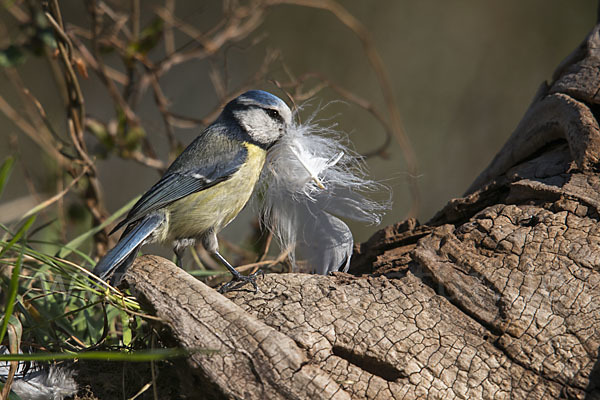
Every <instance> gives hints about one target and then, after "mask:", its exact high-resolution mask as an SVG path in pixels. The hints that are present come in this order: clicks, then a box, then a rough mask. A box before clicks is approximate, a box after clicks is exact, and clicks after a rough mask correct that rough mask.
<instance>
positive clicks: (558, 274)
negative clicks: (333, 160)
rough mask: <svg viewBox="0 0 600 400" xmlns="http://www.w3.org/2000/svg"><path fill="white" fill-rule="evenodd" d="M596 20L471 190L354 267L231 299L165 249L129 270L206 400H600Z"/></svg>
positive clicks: (375, 247)
mask: <svg viewBox="0 0 600 400" xmlns="http://www.w3.org/2000/svg"><path fill="white" fill-rule="evenodd" d="M599 29H600V26H596V27H595V28H594V29H593V30H592V32H591V33H590V35H589V36H588V37H587V38H586V40H585V41H584V42H583V43H582V44H581V45H580V46H579V47H578V48H577V49H576V50H575V51H574V52H573V53H572V54H571V55H570V56H569V57H568V58H567V59H566V60H565V61H563V63H561V65H560V66H559V67H558V68H557V70H556V72H555V74H554V76H553V80H552V82H550V83H548V84H547V83H544V84H543V85H542V86H541V87H540V89H539V91H538V93H537V94H536V96H535V98H534V100H533V103H532V104H531V106H530V108H529V109H528V110H527V112H526V114H525V116H524V118H523V120H522V121H521V123H520V124H519V126H518V127H517V129H516V130H515V132H514V133H513V134H512V136H511V137H510V138H509V140H508V141H507V143H506V144H505V145H504V147H503V148H502V149H501V150H500V152H499V153H498V155H497V156H496V157H495V158H494V160H493V161H492V163H491V164H490V166H489V167H488V168H487V169H486V170H485V171H483V172H482V173H481V174H480V176H479V177H478V178H477V179H476V180H475V182H474V183H473V184H472V185H471V187H470V188H469V189H468V191H467V193H466V194H465V196H464V197H462V198H459V199H454V200H451V201H450V202H449V203H448V204H447V205H446V206H445V207H444V208H443V209H442V210H441V211H440V212H439V213H438V214H437V215H436V216H435V217H434V218H433V219H432V220H431V221H429V222H428V223H427V224H426V225H423V226H420V225H419V224H418V223H417V222H416V221H415V220H408V221H404V222H401V223H398V224H396V225H393V226H389V227H387V228H385V229H383V230H382V231H380V232H378V233H376V234H375V235H374V236H373V237H372V238H371V239H370V240H369V241H367V242H366V243H363V244H361V245H359V246H357V249H356V254H355V256H354V259H353V263H352V266H351V271H350V272H352V273H353V274H352V275H350V274H342V273H336V274H334V275H333V276H327V277H325V276H315V275H303V274H283V275H266V276H264V277H262V278H260V279H259V280H258V284H259V288H260V290H259V292H258V293H253V292H249V291H237V292H232V293H229V294H227V295H226V296H222V295H220V294H218V293H217V292H215V291H214V290H213V289H210V288H208V287H207V286H205V285H204V284H203V283H201V282H199V281H197V280H195V279H194V278H192V277H191V276H189V275H187V274H186V273H184V272H183V271H181V270H179V269H177V268H176V267H175V265H173V264H172V263H170V262H169V261H166V260H164V259H160V258H158V257H152V256H146V257H141V258H140V259H138V260H137V262H136V263H135V264H134V266H133V267H132V268H131V269H130V271H129V272H128V273H127V275H126V277H125V279H126V281H127V282H128V284H129V285H130V287H131V288H132V289H133V291H134V292H135V293H137V295H138V296H139V297H140V298H141V299H143V300H144V301H145V302H147V303H149V304H150V305H151V306H152V307H153V308H154V310H155V311H156V314H157V316H159V317H160V318H162V319H163V320H164V321H165V322H164V323H165V324H166V325H167V326H168V327H169V328H170V330H171V332H172V334H173V336H174V337H175V338H176V339H177V340H178V341H179V343H181V345H183V346H185V347H188V348H192V349H197V348H209V349H216V350H218V352H217V353H215V354H210V355H207V354H203V353H196V354H194V355H192V356H191V357H189V359H188V362H189V365H190V366H191V367H193V369H192V371H193V373H194V374H195V376H196V377H197V378H198V379H199V380H200V381H201V382H203V383H204V385H203V386H202V387H203V388H206V389H205V390H206V392H205V393H203V394H202V395H203V396H204V397H205V398H215V397H224V398H245V399H254V398H255V399H263V398H270V399H276V398H281V399H284V398H285V399H288V398H297V399H305V398H311V399H312V398H327V399H330V398H332V399H338V398H339V399H343V398H368V399H390V398H398V399H400V398H402V399H418V398H424V397H428V398H439V399H450V398H455V397H459V398H469V399H499V398H506V399H547V398H576V399H593V398H596V399H598V398H600V358H599V348H600V228H599V225H598V220H599V218H600V216H599V210H600V193H599V189H600V177H599V176H598V173H597V171H598V165H599V161H600V128H599V125H598V119H597V117H596V115H597V112H598V110H599V106H598V104H599V103H600V94H599V91H600V34H599Z"/></svg>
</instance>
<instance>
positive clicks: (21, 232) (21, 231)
mask: <svg viewBox="0 0 600 400" xmlns="http://www.w3.org/2000/svg"><path fill="white" fill-rule="evenodd" d="M35 217H36V216H35V215H32V216H31V217H29V219H27V221H25V223H24V224H23V226H22V227H21V229H19V231H18V232H17V233H16V235H15V236H14V237H13V238H12V239H11V240H10V242H8V243H7V244H6V246H4V248H3V249H2V251H0V258H2V256H3V255H4V253H6V252H7V251H8V250H9V249H10V248H11V247H13V246H14V244H15V243H17V241H18V240H19V239H21V236H23V235H24V234H25V233H26V232H27V231H28V230H29V228H30V227H31V225H32V224H33V222H34V221H35Z"/></svg>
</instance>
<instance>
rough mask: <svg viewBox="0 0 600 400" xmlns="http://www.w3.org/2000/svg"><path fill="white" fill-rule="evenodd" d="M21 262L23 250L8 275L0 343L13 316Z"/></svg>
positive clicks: (0, 328)
mask: <svg viewBox="0 0 600 400" xmlns="http://www.w3.org/2000/svg"><path fill="white" fill-rule="evenodd" d="M22 264H23V252H22V251H21V252H20V253H19V257H18V258H17V262H16V263H15V266H14V267H13V270H12V275H11V277H10V285H9V286H8V296H7V298H6V307H5V308H4V318H3V319H2V325H0V343H2V340H4V335H5V334H6V329H7V328H8V323H9V321H10V320H11V317H12V316H13V315H12V313H13V310H14V307H15V299H16V298H17V291H18V290H19V274H20V273H21V265H22Z"/></svg>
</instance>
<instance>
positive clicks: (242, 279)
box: [219, 270, 263, 294]
mask: <svg viewBox="0 0 600 400" xmlns="http://www.w3.org/2000/svg"><path fill="white" fill-rule="evenodd" d="M262 274H263V272H262V271H261V270H258V271H256V272H255V273H253V274H250V275H242V274H240V273H238V274H237V275H233V278H231V280H230V281H229V282H227V283H226V284H224V285H223V286H221V287H220V288H219V293H221V294H224V293H227V292H231V291H232V290H237V289H239V288H241V287H242V286H244V285H245V284H247V283H251V284H252V286H253V287H254V293H256V292H258V285H257V284H256V277H257V276H258V275H262Z"/></svg>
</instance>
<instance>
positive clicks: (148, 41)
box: [127, 18, 164, 57]
mask: <svg viewBox="0 0 600 400" xmlns="http://www.w3.org/2000/svg"><path fill="white" fill-rule="evenodd" d="M163 28H164V21H163V20H162V19H160V18H155V19H154V20H153V21H152V22H151V23H150V24H148V26H146V27H145V28H144V29H143V30H142V32H140V37H139V39H138V40H137V41H136V42H132V43H130V44H129V46H128V47H127V51H128V53H129V54H130V57H132V56H133V55H134V54H135V53H141V54H147V53H148V52H149V51H150V50H152V49H153V48H155V47H156V45H157V44H158V43H159V42H160V39H161V37H162V33H163Z"/></svg>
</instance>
